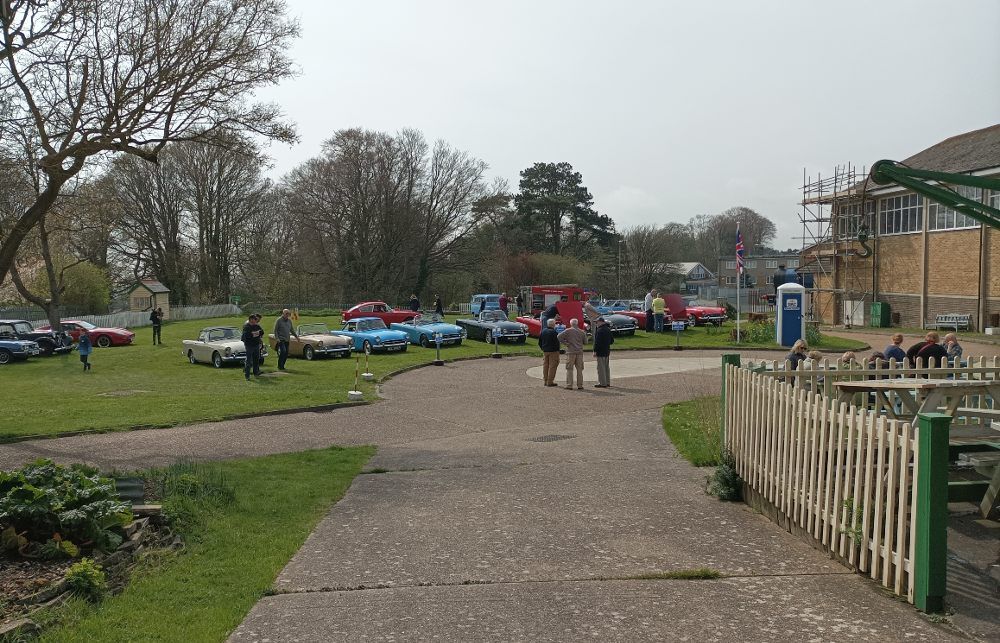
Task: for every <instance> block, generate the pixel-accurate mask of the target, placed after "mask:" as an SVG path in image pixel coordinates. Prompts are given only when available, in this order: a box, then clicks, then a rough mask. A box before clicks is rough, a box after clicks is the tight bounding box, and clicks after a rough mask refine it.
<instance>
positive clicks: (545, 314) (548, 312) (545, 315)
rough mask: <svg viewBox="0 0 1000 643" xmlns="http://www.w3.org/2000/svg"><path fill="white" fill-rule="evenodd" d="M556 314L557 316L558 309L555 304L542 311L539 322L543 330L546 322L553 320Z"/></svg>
mask: <svg viewBox="0 0 1000 643" xmlns="http://www.w3.org/2000/svg"><path fill="white" fill-rule="evenodd" d="M558 314H559V307H558V306H556V305H555V304H552V305H551V306H549V307H548V308H546V309H545V310H543V311H542V314H541V316H540V317H539V320H540V321H541V322H542V328H545V326H546V325H547V322H548V321H549V320H550V319H555V318H556V316H557V315H558Z"/></svg>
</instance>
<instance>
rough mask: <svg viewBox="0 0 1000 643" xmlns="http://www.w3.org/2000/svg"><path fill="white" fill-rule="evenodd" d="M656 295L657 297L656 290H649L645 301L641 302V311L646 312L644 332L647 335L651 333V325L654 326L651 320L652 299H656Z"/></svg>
mask: <svg viewBox="0 0 1000 643" xmlns="http://www.w3.org/2000/svg"><path fill="white" fill-rule="evenodd" d="M656 295H657V292H656V289H650V291H649V292H648V293H646V299H645V300H643V302H642V309H643V310H644V311H646V332H647V333H651V332H653V324H654V320H653V299H655V298H656Z"/></svg>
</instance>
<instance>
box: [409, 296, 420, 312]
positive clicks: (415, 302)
mask: <svg viewBox="0 0 1000 643" xmlns="http://www.w3.org/2000/svg"><path fill="white" fill-rule="evenodd" d="M410 310H412V311H413V312H415V313H418V312H420V300H419V299H417V295H416V293H414V294H412V295H410Z"/></svg>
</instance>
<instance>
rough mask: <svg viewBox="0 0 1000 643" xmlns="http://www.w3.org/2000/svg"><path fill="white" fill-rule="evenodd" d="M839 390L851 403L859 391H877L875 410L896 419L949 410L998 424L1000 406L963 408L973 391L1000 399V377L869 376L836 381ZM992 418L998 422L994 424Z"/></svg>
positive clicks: (839, 397)
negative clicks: (898, 407)
mask: <svg viewBox="0 0 1000 643" xmlns="http://www.w3.org/2000/svg"><path fill="white" fill-rule="evenodd" d="M833 385H834V386H835V387H837V389H838V391H839V395H838V401H839V402H847V403H850V401H851V399H852V398H853V397H854V396H855V395H856V394H858V393H873V394H874V395H875V411H876V412H877V413H878V412H881V411H883V410H884V411H885V413H886V416H888V417H889V418H890V419H894V420H906V419H912V418H914V417H916V416H917V414H919V413H946V414H947V415H950V416H951V417H955V416H956V415H958V416H963V417H976V418H980V419H981V420H983V421H984V424H986V425H987V426H993V427H994V428H995V427H996V424H995V421H997V420H1000V410H998V409H997V408H992V409H978V408H961V406H960V405H961V403H962V400H963V399H964V398H965V397H966V396H969V395H986V396H989V397H991V398H993V401H994V405H997V404H998V402H1000V380H945V379H924V378H921V377H900V378H896V379H882V380H865V381H860V382H834V383H833ZM890 392H891V393H893V394H894V395H895V396H896V397H897V398H898V399H899V401H900V404H901V406H902V412H900V413H897V412H896V409H895V407H894V405H893V404H892V402H891V401H890V399H889V393H890ZM991 422H994V423H993V424H992V425H991Z"/></svg>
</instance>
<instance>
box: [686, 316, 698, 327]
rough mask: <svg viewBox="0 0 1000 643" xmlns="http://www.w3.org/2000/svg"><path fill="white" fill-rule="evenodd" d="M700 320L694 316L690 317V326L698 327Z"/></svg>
mask: <svg viewBox="0 0 1000 643" xmlns="http://www.w3.org/2000/svg"><path fill="white" fill-rule="evenodd" d="M697 325H698V318H697V317H695V316H694V315H688V326H697Z"/></svg>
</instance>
